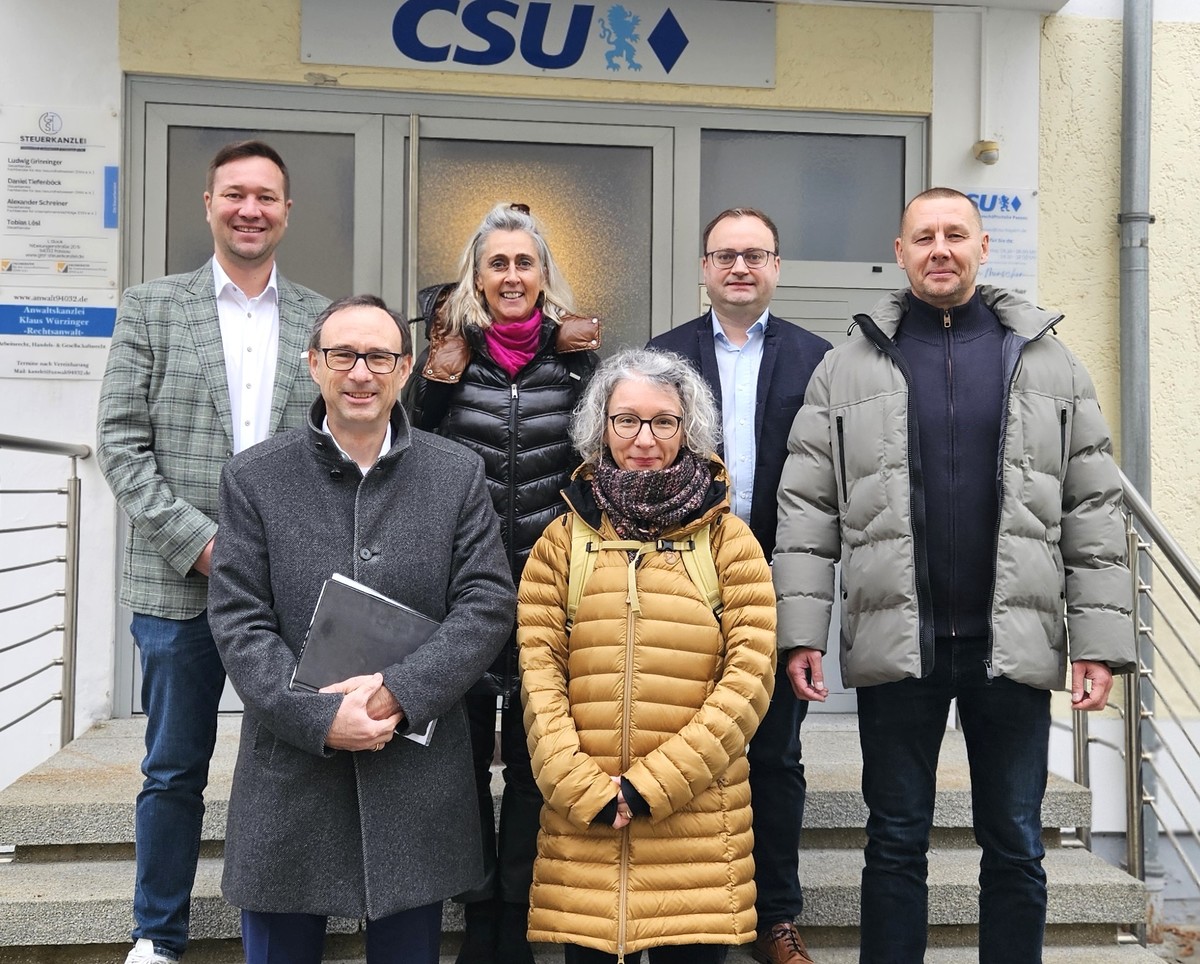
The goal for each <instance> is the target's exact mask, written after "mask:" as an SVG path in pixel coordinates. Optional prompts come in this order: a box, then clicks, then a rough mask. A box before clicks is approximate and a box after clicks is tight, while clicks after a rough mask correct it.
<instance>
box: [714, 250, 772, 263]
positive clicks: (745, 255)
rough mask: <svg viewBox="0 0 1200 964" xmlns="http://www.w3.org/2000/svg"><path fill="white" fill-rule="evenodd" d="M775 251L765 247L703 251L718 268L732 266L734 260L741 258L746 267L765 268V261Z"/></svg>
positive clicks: (770, 257) (768, 259)
mask: <svg viewBox="0 0 1200 964" xmlns="http://www.w3.org/2000/svg"><path fill="white" fill-rule="evenodd" d="M776 253H777V252H775V251H768V250H767V249H766V248H747V249H746V250H745V251H734V250H733V248H718V249H717V250H716V251H705V252H704V257H706V258H708V260H709V261H711V262H712V263H713V264H715V265H716V266H717V267H718V268H732V267H733V265H734V262H735V261H737V259H738V258H741V259H742V260H743V261H744V262H746V267H747V268H765V267H766V266H767V262H768V261H770V260H771V259H772V258H773V257H775V255H776Z"/></svg>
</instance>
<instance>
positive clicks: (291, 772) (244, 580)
mask: <svg viewBox="0 0 1200 964" xmlns="http://www.w3.org/2000/svg"><path fill="white" fill-rule="evenodd" d="M324 416H325V403H324V401H323V400H321V399H318V400H317V401H316V403H315V404H314V405H313V408H312V413H311V415H310V424H309V426H308V427H307V428H302V429H296V430H294V431H291V432H288V433H286V434H284V435H280V436H277V437H275V438H273V439H270V440H268V441H266V442H263V443H262V444H260V445H256V446H253V447H251V448H249V449H247V450H246V451H245V452H242V453H240V454H239V455H237V456H236V457H234V458H233V459H232V460H231V461H230V463H229V464H228V465H227V466H226V468H225V471H224V472H223V473H222V477H221V498H220V512H221V536H220V538H219V539H217V543H216V548H215V551H214V556H213V568H212V577H211V579H210V586H209V622H210V624H211V625H212V631H213V636H214V637H215V638H216V641H217V648H218V649H219V650H220V653H221V658H222V660H223V661H224V663H225V667H226V669H227V670H228V672H229V678H230V680H231V681H232V682H233V684H234V686H235V687H236V689H237V692H238V695H239V696H241V698H242V700H243V702H244V703H245V707H246V709H245V713H244V715H243V717H242V734H241V745H240V747H239V749H238V759H237V765H236V768H235V770H234V777H233V789H232V793H231V795H230V800H229V819H228V827H227V829H226V834H225V872H224V878H223V881H222V888H223V892H224V894H225V897H226V899H227V900H228V901H229V902H230V903H232V904H234V905H235V906H237V907H241V908H244V909H248V910H254V911H261V912H268V913H270V912H275V913H312V914H324V915H331V916H338V917H351V918H354V917H364V916H365V917H368V918H371V919H378V918H381V917H386V916H388V915H390V914H394V913H396V912H398V911H400V910H404V909H407V908H410V907H418V906H422V905H424V904H429V903H433V902H435V901H439V900H442V899H443V898H445V897H449V896H451V895H452V894H455V893H458V892H459V891H462V890H466V889H468V888H469V887H472V886H474V885H476V884H477V883H478V882H479V879H480V878H481V877H482V876H483V864H482V857H481V845H480V841H479V818H478V814H477V809H476V808H477V805H476V802H475V781H474V777H473V775H472V768H471V750H470V741H469V739H468V734H467V723H466V716H465V713H464V710H463V706H462V700H461V697H462V695H463V694H464V693H465V692H466V691H467V689H468V688H469V687H470V686H471V684H472V683H474V682H475V681H476V680H477V679H478V678H479V677H480V675H481V674H482V673H483V671H484V670H485V669H486V668H487V667H488V665H489V664H490V663H491V661H492V659H493V657H494V656H495V654H496V653H497V652H498V651H499V649H500V647H501V646H502V645H503V644H504V642H505V640H507V639H508V635H509V632H510V631H511V629H512V623H513V616H514V612H515V607H516V594H515V590H514V588H513V583H512V576H511V575H510V573H509V568H508V562H507V560H506V558H505V555H504V548H503V546H502V545H501V542H500V528H499V523H498V520H497V518H496V513H495V511H494V510H493V508H492V503H491V499H490V498H489V497H488V493H487V487H486V482H485V479H484V473H483V463H482V462H481V461H480V459H479V457H478V456H477V455H475V454H473V453H471V452H470V451H468V450H467V449H465V448H463V447H462V446H460V445H457V444H455V443H453V442H449V441H446V440H444V439H441V438H438V437H437V436H434V435H429V434H427V433H425V432H421V431H417V430H413V429H411V428H410V427H409V424H408V419H407V417H406V416H405V415H404V413H403V411H402V409H401V408H400V407H399V406H398V405H397V406H396V407H395V408H394V409H393V412H392V433H393V444H392V447H391V449H390V451H388V452H387V454H385V455H384V456H383V457H382V458H381V459H380V460H379V462H378V463H377V464H376V465H375V467H374V468H372V469H371V471H370V472H369V473H367V475H366V476H365V477H364V476H363V475H362V473H361V472H360V471H359V468H358V466H357V465H355V464H354V462H352V461H351V460H349V459H348V458H346V457H344V456H343V455H342V454H341V452H340V451H339V449H338V448H337V446H336V444H335V443H334V441H333V439H332V438H330V437H329V436H328V435H326V434H325V433H324V432H322V431H321V430H320V429H319V428H317V427H316V426H320V425H321V424H322V421H323V419H324ZM333 572H340V573H342V574H343V575H347V576H350V577H352V578H354V579H357V580H358V581H359V582H362V583H365V584H366V585H368V586H370V587H372V588H373V589H376V590H378V591H379V592H382V593H384V594H386V595H388V596H390V597H392V598H393V599H397V600H399V601H401V602H404V603H406V604H407V605H409V606H412V607H413V608H414V609H417V610H419V611H421V612H423V613H425V614H426V615H428V616H431V617H433V618H435V619H438V620H441V621H442V625H441V628H440V629H439V630H438V631H437V632H436V633H435V634H434V635H433V636H432V637H431V638H430V639H429V641H428V642H426V643H425V645H424V646H422V647H421V649H419V650H418V651H417V652H416V653H414V654H413V655H411V656H410V657H408V658H407V659H405V660H404V661H403V662H402V663H399V664H396V665H393V666H389V667H387V668H385V669H383V670H382V672H383V676H384V685H386V686H387V688H388V689H389V690H391V692H392V693H393V694H394V695H395V697H396V699H397V700H398V701H399V703H400V705H401V707H403V709H404V711H405V713H406V721H405V724H406V725H408V726H411V727H412V728H415V729H421V728H423V727H424V726H425V724H426V723H427V722H428V721H429V720H431V719H434V718H437V719H438V724H437V728H436V729H435V731H434V734H433V739H432V742H431V743H430V745H429V746H421V745H419V744H417V743H414V742H412V741H411V740H404V739H399V738H397V739H393V740H392V741H391V742H390V743H389V744H387V746H385V747H384V748H383V749H382V750H381V751H379V752H377V753H373V752H370V751H367V752H357V753H356V752H349V751H345V750H330V749H328V748H327V747H326V746H325V736H326V734H327V733H328V731H329V727H330V725H331V723H332V722H333V718H334V716H335V715H336V713H337V709H338V706H339V704H340V703H341V700H342V698H343V697H342V696H340V695H338V694H332V693H307V692H302V691H299V690H297V691H292V690H290V689H289V688H288V683H289V681H290V679H291V676H292V671H293V669H294V667H295V665H296V659H297V655H298V653H299V651H300V648H301V644H302V643H303V640H304V636H305V633H306V631H307V629H308V624H309V619H310V617H311V615H312V611H313V607H314V605H315V604H316V601H317V597H318V594H319V593H320V590H321V586H322V583H323V582H324V580H325V579H326V578H327V577H328V576H329V575H330V574H331V573H333Z"/></svg>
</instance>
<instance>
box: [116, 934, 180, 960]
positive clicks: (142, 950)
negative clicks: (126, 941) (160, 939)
mask: <svg viewBox="0 0 1200 964" xmlns="http://www.w3.org/2000/svg"><path fill="white" fill-rule="evenodd" d="M125 964H178V959H177V958H174V957H167V955H166V954H160V953H158V951H156V950H155V949H154V941H152V940H150V938H148V937H141V938H138V942H137V943H136V944H134V945H133V950H131V951H130V952H129V954H128V955H127V956H126V958H125Z"/></svg>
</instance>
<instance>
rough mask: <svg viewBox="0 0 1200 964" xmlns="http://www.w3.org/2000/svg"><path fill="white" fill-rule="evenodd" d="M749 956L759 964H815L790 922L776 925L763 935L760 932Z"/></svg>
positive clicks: (798, 933) (794, 926)
mask: <svg viewBox="0 0 1200 964" xmlns="http://www.w3.org/2000/svg"><path fill="white" fill-rule="evenodd" d="M750 954H751V956H752V957H753V958H754V959H755V960H756V961H758V962H759V964H816V962H815V961H814V960H813V959H812V958H811V957H809V956H808V948H807V947H805V946H804V940H803V939H802V938H801V937H800V932H799V931H798V930H796V925H795V924H793V923H792V922H791V921H783V922H782V923H779V924H776V925H775V926H774V927H772V928H771V929H770V930H769V931H767V932H766V933H765V934H764V933H761V932H760V933H759V935H758V940H756V941H755V942H754V947H753V949H752V950H751V951H750Z"/></svg>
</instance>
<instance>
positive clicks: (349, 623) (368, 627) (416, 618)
mask: <svg viewBox="0 0 1200 964" xmlns="http://www.w3.org/2000/svg"><path fill="white" fill-rule="evenodd" d="M440 625H441V623H439V622H438V621H437V620H436V619H431V618H430V617H428V616H426V615H425V614H424V613H420V612H417V610H415V609H412V608H411V607H409V606H406V605H404V603H400V602H397V601H396V600H394V599H389V598H388V597H387V596H385V595H383V594H382V593H379V592H376V591H375V590H374V589H371V588H370V587H369V586H364V585H363V584H362V583H360V582H355V581H354V580H353V579H350V578H348V577H346V576H343V575H342V574H341V573H338V572H335V573H334V574H333V575H332V576H330V577H329V578H328V579H326V580H325V585H324V586H323V587H322V588H321V595H320V596H319V597H318V599H317V605H316V608H315V609H314V610H313V615H312V622H311V623H310V624H309V627H308V635H307V636H306V637H305V638H304V645H303V647H301V649H300V661H299V662H298V663H297V664H296V669H295V671H294V672H293V673H292V681H291V688H292V689H294V690H307V691H308V692H310V693H315V692H317V691H318V690H320V689H321V687H323V686H328V685H329V684H330V683H338V682H341V681H342V680H344V679H349V678H350V677H352V676H369V675H370V674H372V673H378V672H380V671H381V670H383V669H384V668H385V667H388V666H391V665H392V664H394V663H399V662H401V661H402V660H403V659H404V657H406V656H408V655H409V654H411V653H414V652H416V651H417V649H419V648H420V646H421V645H422V644H423V643H424V642H425V641H426V640H427V639H429V637H430V636H432V635H433V634H434V632H435V631H436V630H437V628H438V626H440ZM436 722H437V720H431V721H430V723H429V726H428V727H426V729H425V730H424V731H422V732H419V733H417V732H413V733H405V734H403V735H404V736H406V737H408V738H409V739H410V740H413V741H415V742H417V743H421V744H428V743H429V740H430V738H431V737H432V736H433V724H434V723H436Z"/></svg>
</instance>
